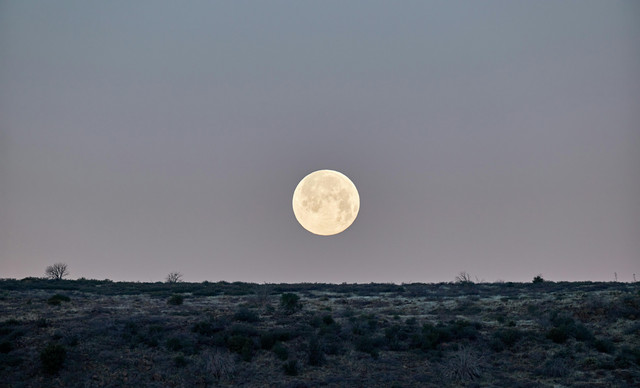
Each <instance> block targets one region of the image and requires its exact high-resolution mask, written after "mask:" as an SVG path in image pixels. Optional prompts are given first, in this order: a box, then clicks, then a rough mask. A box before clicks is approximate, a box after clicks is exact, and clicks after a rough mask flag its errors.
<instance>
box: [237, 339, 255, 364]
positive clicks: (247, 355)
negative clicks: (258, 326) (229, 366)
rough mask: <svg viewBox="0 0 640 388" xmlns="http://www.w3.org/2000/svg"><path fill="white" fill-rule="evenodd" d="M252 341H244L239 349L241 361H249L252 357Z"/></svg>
mask: <svg viewBox="0 0 640 388" xmlns="http://www.w3.org/2000/svg"><path fill="white" fill-rule="evenodd" d="M253 348H254V347H253V341H246V342H245V343H244V345H242V349H241V350H240V356H242V360H243V361H247V362H249V361H251V360H252V359H253Z"/></svg>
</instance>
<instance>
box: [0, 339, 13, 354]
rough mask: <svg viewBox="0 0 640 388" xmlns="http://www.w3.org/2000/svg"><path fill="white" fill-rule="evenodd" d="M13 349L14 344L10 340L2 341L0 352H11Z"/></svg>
mask: <svg viewBox="0 0 640 388" xmlns="http://www.w3.org/2000/svg"><path fill="white" fill-rule="evenodd" d="M12 350H13V344H12V343H11V342H9V341H3V342H0V353H9V352H10V351H12Z"/></svg>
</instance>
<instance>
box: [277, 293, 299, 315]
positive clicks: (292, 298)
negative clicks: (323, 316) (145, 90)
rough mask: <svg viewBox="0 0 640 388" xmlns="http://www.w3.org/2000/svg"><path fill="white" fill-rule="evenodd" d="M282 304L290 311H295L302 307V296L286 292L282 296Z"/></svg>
mask: <svg viewBox="0 0 640 388" xmlns="http://www.w3.org/2000/svg"><path fill="white" fill-rule="evenodd" d="M280 306H282V308H283V309H284V310H285V311H286V312H288V313H293V312H295V311H296V310H299V309H300V308H301V307H302V306H301V305H300V297H299V296H298V295H297V294H294V293H291V292H287V293H284V294H282V295H281V296H280Z"/></svg>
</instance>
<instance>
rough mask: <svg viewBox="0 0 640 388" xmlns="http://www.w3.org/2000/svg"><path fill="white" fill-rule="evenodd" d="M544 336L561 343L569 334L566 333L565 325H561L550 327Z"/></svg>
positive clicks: (565, 340)
mask: <svg viewBox="0 0 640 388" xmlns="http://www.w3.org/2000/svg"><path fill="white" fill-rule="evenodd" d="M546 337H547V338H549V339H550V340H551V341H553V342H555V343H557V344H563V343H565V342H567V339H568V338H569V335H568V334H567V328H566V326H562V327H553V328H551V329H550V330H549V331H547V335H546Z"/></svg>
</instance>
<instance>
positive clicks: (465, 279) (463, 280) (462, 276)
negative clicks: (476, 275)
mask: <svg viewBox="0 0 640 388" xmlns="http://www.w3.org/2000/svg"><path fill="white" fill-rule="evenodd" d="M456 283H460V284H472V283H473V280H471V275H469V273H468V272H466V271H462V272H460V273H459V274H458V276H456Z"/></svg>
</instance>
